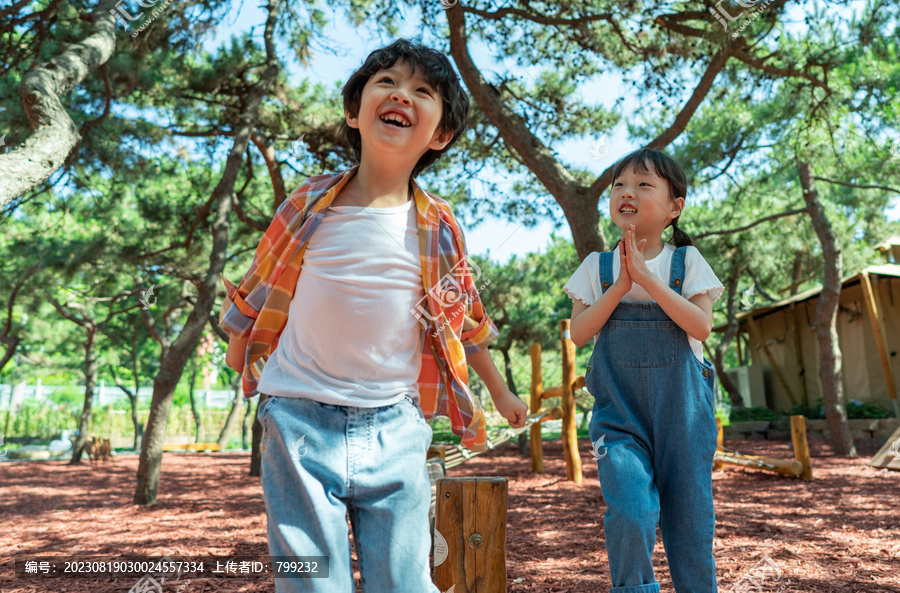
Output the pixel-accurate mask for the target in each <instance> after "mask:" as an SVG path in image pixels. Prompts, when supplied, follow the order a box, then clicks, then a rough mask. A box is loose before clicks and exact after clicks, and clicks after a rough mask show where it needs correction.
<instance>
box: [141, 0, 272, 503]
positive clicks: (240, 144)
mask: <svg viewBox="0 0 900 593" xmlns="http://www.w3.org/2000/svg"><path fill="white" fill-rule="evenodd" d="M279 9H280V0H269V3H268V6H267V10H268V15H267V18H266V25H265V33H264V35H263V38H264V42H265V46H266V63H267V65H266V69H265V70H264V71H263V73H262V75H261V76H260V78H259V80H258V81H257V82H256V83H254V84H253V86H252V87H250V90H249V92H248V93H247V96H246V98H245V99H244V101H243V109H242V110H241V113H240V114H239V115H238V117H237V119H236V123H235V125H234V126H233V128H232V129H233V130H234V144H233V145H232V147H231V152H229V153H228V158H227V159H226V161H225V168H224V169H223V172H222V177H221V179H220V180H219V184H218V185H217V186H216V188H215V189H214V190H213V198H214V200H213V201H214V202H215V204H216V208H215V216H216V218H215V222H213V225H212V229H213V245H212V249H211V251H210V255H209V267H208V268H207V270H206V275H205V276H204V278H203V282H202V283H201V284H200V286H199V291H198V295H197V299H196V301H195V304H194V308H193V310H192V311H191V313H190V315H189V316H188V320H187V323H186V324H185V326H184V329H183V330H182V331H181V333H180V334H179V336H178V338H177V339H176V340H175V342H174V343H173V344H172V347H171V348H170V349H169V352H168V353H167V355H166V359H165V361H164V364H161V365H160V370H159V374H158V375H157V376H156V380H155V381H154V382H153V402H152V403H151V405H150V418H149V420H148V421H147V434H146V436H145V438H144V445H143V447H142V448H141V458H140V462H139V464H138V471H137V485H136V486H135V492H134V502H135V503H136V504H140V505H143V506H148V505H152V504H153V503H155V502H156V495H157V492H158V490H159V474H160V465H161V464H162V453H163V451H162V446H163V441H164V439H165V434H166V423H167V422H168V414H169V408H170V407H171V405H172V397H173V396H174V394H175V386H176V385H177V384H178V380H179V379H180V378H181V374H182V373H183V372H184V366H185V363H186V361H187V359H188V357H189V356H190V354H191V353H192V352H194V351H195V350H196V348H197V344H198V343H199V340H200V337H201V335H202V334H203V329H204V326H205V325H206V323H207V321H208V319H209V314H210V312H211V311H212V308H213V305H214V304H215V300H216V294H217V292H218V285H219V276H220V275H221V273H222V272H223V271H224V269H225V263H226V259H227V257H228V234H229V219H230V217H231V209H232V205H233V199H234V188H235V183H236V180H237V175H238V172H239V171H240V168H241V165H242V163H243V157H244V153H246V151H247V145H248V143H249V141H250V134H251V133H252V131H253V128H254V126H255V125H256V122H257V121H258V119H259V111H260V106H261V105H262V101H263V98H264V97H265V96H266V95H267V94H268V93H269V91H270V90H271V89H272V87H273V86H274V84H275V82H276V81H277V79H278V71H279V63H278V55H277V49H276V48H275V41H274V38H275V25H276V23H277V20H278V14H279Z"/></svg>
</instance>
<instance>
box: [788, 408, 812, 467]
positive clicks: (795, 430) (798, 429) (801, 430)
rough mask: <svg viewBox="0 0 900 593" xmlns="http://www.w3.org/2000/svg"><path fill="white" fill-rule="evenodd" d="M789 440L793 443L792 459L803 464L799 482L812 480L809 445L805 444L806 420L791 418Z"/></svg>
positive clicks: (798, 417) (803, 418) (801, 417)
mask: <svg viewBox="0 0 900 593" xmlns="http://www.w3.org/2000/svg"><path fill="white" fill-rule="evenodd" d="M791 440H792V441H793V442H794V458H795V459H796V460H797V461H799V462H800V463H802V464H803V473H801V474H800V479H801V480H812V479H813V473H812V464H810V462H809V443H807V442H806V418H805V417H803V416H791Z"/></svg>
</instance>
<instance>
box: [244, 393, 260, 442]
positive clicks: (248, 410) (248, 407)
mask: <svg viewBox="0 0 900 593" xmlns="http://www.w3.org/2000/svg"><path fill="white" fill-rule="evenodd" d="M253 412H254V408H253V403H252V402H251V401H250V400H249V399H246V398H244V421H243V422H241V449H243V450H244V451H246V450H247V449H249V448H250V443H249V442H248V441H247V433H249V432H250V426H251V425H250V419H251V418H253V417H254V416H255V415H256V414H254V413H253Z"/></svg>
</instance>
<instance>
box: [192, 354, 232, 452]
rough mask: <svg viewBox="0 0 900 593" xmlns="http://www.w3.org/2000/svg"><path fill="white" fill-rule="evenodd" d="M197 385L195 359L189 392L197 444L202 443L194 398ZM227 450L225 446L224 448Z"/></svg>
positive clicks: (198, 416)
mask: <svg viewBox="0 0 900 593" xmlns="http://www.w3.org/2000/svg"><path fill="white" fill-rule="evenodd" d="M196 384H197V359H196V357H195V358H194V367H193V369H191V386H190V389H189V390H188V392H189V393H190V396H191V414H192V415H193V416H194V430H195V432H196V437H195V438H196V439H197V441H196V442H198V443H199V442H200V414H199V413H198V412H197V400H196V398H194V387H195V386H196ZM222 448H223V449H224V448H225V447H224V446H223V447H222Z"/></svg>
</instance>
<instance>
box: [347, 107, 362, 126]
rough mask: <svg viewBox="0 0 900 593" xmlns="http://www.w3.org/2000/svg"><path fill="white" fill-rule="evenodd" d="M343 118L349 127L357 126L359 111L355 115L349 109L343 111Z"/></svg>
mask: <svg viewBox="0 0 900 593" xmlns="http://www.w3.org/2000/svg"><path fill="white" fill-rule="evenodd" d="M344 118H345V119H346V120H347V125H348V126H350V127H351V128H359V112H357V113H356V115H353V114H352V113H351V112H349V111H345V112H344Z"/></svg>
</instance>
